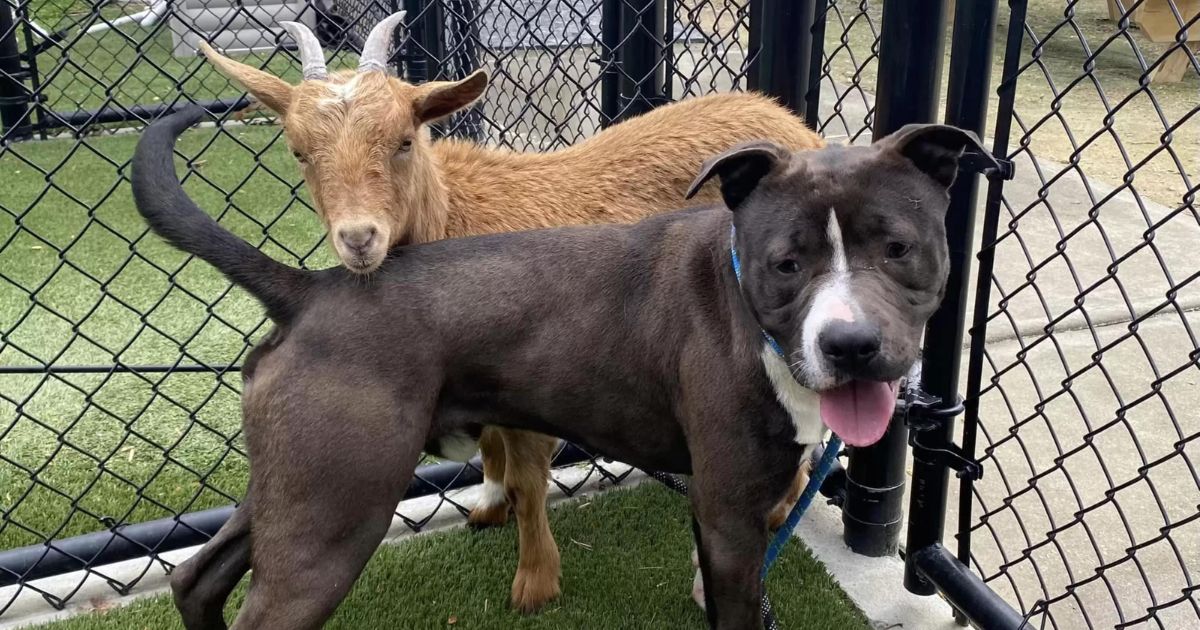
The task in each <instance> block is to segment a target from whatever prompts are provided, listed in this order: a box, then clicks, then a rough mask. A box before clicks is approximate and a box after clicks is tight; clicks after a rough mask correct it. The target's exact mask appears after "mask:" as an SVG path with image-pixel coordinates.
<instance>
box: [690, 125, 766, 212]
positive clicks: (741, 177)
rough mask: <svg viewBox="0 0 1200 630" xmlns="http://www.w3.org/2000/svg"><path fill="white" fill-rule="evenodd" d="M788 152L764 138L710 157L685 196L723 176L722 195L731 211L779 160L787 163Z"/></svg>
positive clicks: (692, 195)
mask: <svg viewBox="0 0 1200 630" xmlns="http://www.w3.org/2000/svg"><path fill="white" fill-rule="evenodd" d="M788 159H789V154H788V152H787V151H786V150H784V149H783V148H781V147H779V146H777V145H775V144H773V143H771V142H767V141H765V140H759V141H754V142H748V143H744V144H739V145H737V146H735V147H733V148H731V149H728V150H726V151H725V152H724V153H721V154H720V155H717V156H714V157H711V158H709V159H707V160H705V161H704V164H702V165H700V174H698V175H696V179H694V180H693V181H692V185H691V186H688V190H687V194H686V195H684V198H685V199H691V198H692V197H694V196H695V195H696V193H697V192H699V190H700V188H701V187H702V186H704V184H705V182H707V181H708V180H710V179H712V178H713V176H714V175H715V176H717V177H720V178H721V198H722V199H724V200H725V206H726V207H727V208H729V209H730V210H737V208H738V206H740V205H742V202H743V201H745V200H746V198H747V197H749V196H750V193H751V192H754V188H755V187H757V186H758V182H759V181H761V180H762V178H763V177H765V176H766V174H767V173H770V172H771V171H772V170H773V169H774V168H775V166H776V165H777V164H779V163H780V162H785V163H786V162H787V161H788Z"/></svg>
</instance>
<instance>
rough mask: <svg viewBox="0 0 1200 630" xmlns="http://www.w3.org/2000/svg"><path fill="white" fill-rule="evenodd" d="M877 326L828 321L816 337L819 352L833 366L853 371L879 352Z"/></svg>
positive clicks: (880, 341) (879, 341)
mask: <svg viewBox="0 0 1200 630" xmlns="http://www.w3.org/2000/svg"><path fill="white" fill-rule="evenodd" d="M881 337H882V335H881V334H880V332H879V327H878V326H874V325H872V324H867V323H861V322H845V321H840V320H835V321H832V322H829V324H827V325H826V326H825V329H824V330H822V331H821V334H820V335H819V336H818V337H817V345H818V346H820V348H821V353H822V354H824V355H825V358H826V359H828V360H829V362H830V363H832V364H833V365H834V366H835V367H837V368H839V369H841V370H846V371H853V370H856V369H861V368H863V367H866V365H867V364H868V363H870V362H871V359H874V358H875V357H876V356H877V355H878V354H879V348H880V345H881V343H882V339H881Z"/></svg>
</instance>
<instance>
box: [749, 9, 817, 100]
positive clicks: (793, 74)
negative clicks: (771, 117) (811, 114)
mask: <svg viewBox="0 0 1200 630" xmlns="http://www.w3.org/2000/svg"><path fill="white" fill-rule="evenodd" d="M816 4H817V0H761V3H760V4H759V6H758V7H757V11H754V12H753V14H752V17H751V21H750V31H751V33H752V36H751V41H753V42H756V43H757V48H755V47H754V45H753V44H752V45H751V49H750V58H751V60H752V61H751V65H750V71H749V79H750V84H749V85H750V88H751V89H754V90H759V91H761V92H765V93H767V94H770V95H771V96H774V97H776V98H778V99H779V101H780V102H781V103H783V104H784V105H785V106H787V107H788V108H790V109H791V110H792V111H793V112H796V113H797V114H799V115H801V116H804V115H805V114H806V111H805V110H806V108H807V106H808V100H807V93H808V88H809V72H810V71H811V69H812V45H813V37H812V26H813V15H814V7H815V5H816Z"/></svg>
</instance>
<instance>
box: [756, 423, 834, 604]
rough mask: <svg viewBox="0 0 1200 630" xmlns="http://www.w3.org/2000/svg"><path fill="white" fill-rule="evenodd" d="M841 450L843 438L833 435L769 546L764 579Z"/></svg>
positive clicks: (764, 563)
mask: <svg viewBox="0 0 1200 630" xmlns="http://www.w3.org/2000/svg"><path fill="white" fill-rule="evenodd" d="M841 450H842V439H841V438H839V437H838V436H836V435H834V436H831V437H830V438H829V442H828V443H826V444H825V452H824V453H822V454H821V461H820V462H818V463H817V469H816V470H814V471H813V473H812V475H810V476H809V478H808V485H807V486H805V487H804V492H803V493H802V494H801V495H800V499H799V500H798V501H796V505H794V506H793V507H792V511H791V512H789V513H788V517H787V520H786V521H784V522H783V526H781V527H780V528H779V531H777V532H775V539H774V540H772V541H771V544H770V546H768V547H767V557H766V558H765V559H764V560H763V567H762V579H764V580H765V579H767V571H770V570H771V565H772V564H775V560H777V559H778V558H779V552H781V551H783V546H784V545H786V544H787V541H788V539H789V538H791V537H792V532H794V531H795V530H796V526H797V525H799V524H800V518H801V517H802V516H804V512H805V511H806V510H808V506H809V505H811V504H812V500H813V497H815V496H817V490H819V489H820V488H821V484H822V483H823V482H824V481H825V478H826V477H828V476H829V471H831V470H833V465H834V463H835V462H837V456H838V452H839V451H841Z"/></svg>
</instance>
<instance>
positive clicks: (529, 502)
mask: <svg viewBox="0 0 1200 630" xmlns="http://www.w3.org/2000/svg"><path fill="white" fill-rule="evenodd" d="M503 435H504V448H505V451H506V452H507V454H508V463H507V465H506V467H505V472H504V489H505V492H506V493H507V494H508V497H509V500H510V501H511V502H512V504H513V508H514V510H515V511H516V513H517V530H518V537H519V539H520V543H519V547H518V556H519V559H518V561H517V574H516V576H515V577H514V578H513V585H512V605H513V607H514V608H516V609H517V610H520V611H521V612H533V611H535V610H537V609H538V608H541V607H542V606H543V605H545V604H546V602H548V601H550V600H552V599H554V598H555V597H558V594H559V585H558V580H559V576H560V572H561V571H560V568H561V564H560V560H559V555H558V545H556V544H555V542H554V535H553V534H552V533H550V521H549V520H548V519H547V517H546V491H547V484H548V482H549V480H550V459H551V458H552V457H553V456H554V449H555V447H556V446H558V440H557V439H555V438H552V437H548V436H545V435H541V434H538V433H530V432H528V431H517V430H512V429H506V430H504V432H503Z"/></svg>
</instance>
